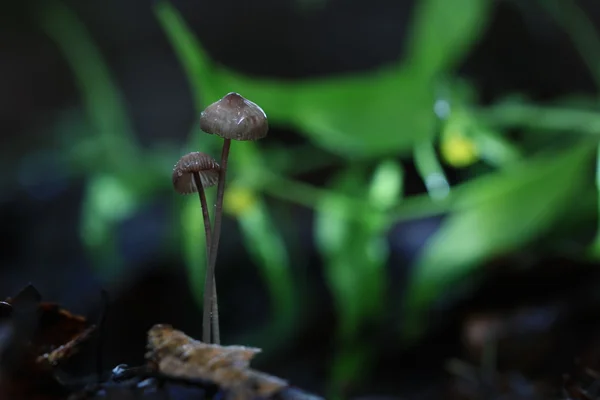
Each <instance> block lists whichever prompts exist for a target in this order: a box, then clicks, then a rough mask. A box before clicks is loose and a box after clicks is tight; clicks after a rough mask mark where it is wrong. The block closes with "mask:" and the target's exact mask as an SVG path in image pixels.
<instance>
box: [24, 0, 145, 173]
mask: <svg viewBox="0 0 600 400" xmlns="http://www.w3.org/2000/svg"><path fill="white" fill-rule="evenodd" d="M42 4H43V7H41V8H40V7H36V8H35V9H36V18H37V20H38V22H39V24H40V26H41V27H42V29H43V30H44V32H45V33H46V34H47V35H48V36H49V37H50V38H51V39H52V40H53V41H54V42H55V43H56V44H57V46H58V48H59V49H60V51H61V52H62V53H63V55H64V56H65V58H66V61H67V63H68V64H69V66H70V67H71V69H72V71H73V73H74V75H75V82H76V84H77V86H78V87H79V90H80V92H81V94H82V96H83V101H84V104H85V109H86V113H87V115H88V118H89V120H90V122H91V124H92V126H93V128H94V130H93V133H94V135H96V136H97V140H96V141H95V144H96V146H95V147H92V148H90V149H92V150H94V151H95V155H96V157H94V159H93V160H94V161H98V164H99V165H96V168H97V169H100V170H102V171H104V170H108V171H111V172H112V173H114V174H127V173H129V174H132V173H133V171H135V168H134V166H135V165H136V162H137V161H138V160H139V154H138V148H137V142H136V140H135V137H134V135H133V128H132V124H131V121H130V120H129V117H128V115H127V112H126V109H127V107H126V106H125V103H124V101H123V99H122V96H121V93H120V91H119V89H118V87H117V86H116V84H115V83H114V81H113V79H112V77H111V74H110V71H109V69H108V66H107V64H106V62H105V60H104V59H103V57H102V54H101V53H100V51H99V50H98V48H97V47H96V45H95V43H94V41H93V39H92V38H91V36H90V34H89V32H88V30H87V28H86V27H85V25H84V24H83V23H82V22H81V21H80V19H79V18H78V17H77V15H76V14H75V13H74V12H73V11H71V10H70V9H69V8H68V7H67V6H65V5H64V4H63V3H62V2H60V1H57V0H48V1H46V2H44V3H42ZM82 133H85V131H84V132H81V133H80V135H81V134H82ZM72 139H74V140H75V142H74V143H73V142H69V143H68V146H66V147H65V148H64V149H63V151H64V152H65V154H69V153H70V152H72V151H75V150H77V149H79V146H77V145H78V144H79V143H78V138H77V137H72ZM79 140H82V142H86V141H88V138H86V137H85V136H83V135H81V138H80V139H79ZM100 163H101V164H100Z"/></svg>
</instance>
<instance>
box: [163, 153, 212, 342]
mask: <svg viewBox="0 0 600 400" xmlns="http://www.w3.org/2000/svg"><path fill="white" fill-rule="evenodd" d="M219 170H220V168H219V164H217V162H216V161H215V160H214V159H213V158H212V157H211V156H209V155H208V154H205V153H200V152H193V153H189V154H186V155H184V156H183V157H181V158H180V159H179V161H178V162H177V164H175V167H174V168H173V187H174V188H175V191H177V192H178V193H180V194H191V193H198V197H199V198H200V207H201V208H202V218H203V219H204V234H205V235H206V258H207V263H206V264H207V265H206V270H207V274H206V275H207V279H208V275H209V274H208V269H209V268H208V264H209V263H210V248H211V243H210V242H211V239H212V235H211V228H210V217H209V213H208V205H207V203H206V194H205V193H204V189H205V188H207V187H211V186H214V185H215V184H216V183H217V181H218V179H219ZM209 282H212V285H211V288H212V293H208V292H207V291H206V289H205V291H204V313H205V315H209V313H210V311H211V305H212V301H211V299H212V297H213V296H214V298H215V299H216V297H217V288H216V282H215V279H214V274H213V275H212V280H211V281H209ZM209 294H210V295H211V296H209ZM212 311H213V318H212V320H213V321H215V325H216V327H213V332H212V338H213V340H214V341H215V342H217V343H218V342H219V341H220V337H219V336H220V332H219V314H218V310H217V309H215V310H212ZM202 340H204V342H206V343H210V340H211V326H210V321H209V322H208V323H204V327H203V338H202Z"/></svg>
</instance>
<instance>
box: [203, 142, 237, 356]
mask: <svg viewBox="0 0 600 400" xmlns="http://www.w3.org/2000/svg"><path fill="white" fill-rule="evenodd" d="M230 146H231V139H225V141H224V142H223V151H222V152H221V169H220V170H219V182H218V184H217V205H216V209H215V223H214V228H213V233H212V239H211V241H210V251H209V262H208V275H209V276H207V278H208V279H211V280H212V279H214V276H215V266H216V264H217V252H218V250H219V239H220V237H221V221H222V219H223V197H224V195H225V179H226V174H227V159H228V158H229V148H230ZM209 288H210V289H211V290H210V291H209V292H208V298H209V299H212V301H214V303H215V304H217V298H216V293H215V292H213V290H212V286H209ZM215 343H217V342H215ZM217 344H218V343H217Z"/></svg>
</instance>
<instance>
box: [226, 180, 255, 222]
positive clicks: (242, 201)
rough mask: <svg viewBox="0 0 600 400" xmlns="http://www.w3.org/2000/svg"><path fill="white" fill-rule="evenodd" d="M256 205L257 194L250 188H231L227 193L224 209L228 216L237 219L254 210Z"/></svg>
mask: <svg viewBox="0 0 600 400" xmlns="http://www.w3.org/2000/svg"><path fill="white" fill-rule="evenodd" d="M255 204H256V194H255V193H254V191H252V190H250V189H248V188H245V187H241V186H231V187H228V188H227V190H226V191H225V199H224V202H223V209H224V211H225V212H226V213H227V214H231V215H233V216H236V217H237V216H239V215H242V214H243V213H245V212H247V211H248V210H250V209H252V207H254V205H255Z"/></svg>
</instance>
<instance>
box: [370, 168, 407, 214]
mask: <svg viewBox="0 0 600 400" xmlns="http://www.w3.org/2000/svg"><path fill="white" fill-rule="evenodd" d="M403 180H404V170H403V169H402V166H401V165H400V163H399V162H397V161H395V160H384V161H382V162H381V163H379V165H378V166H377V169H376V170H375V173H374V174H373V178H372V179H371V185H370V188H369V202H370V203H371V204H372V205H374V206H375V207H376V208H378V209H381V210H389V209H390V208H392V207H393V206H395V205H396V204H398V203H399V201H400V198H401V197H402V194H403V193H402V191H403V188H404V187H403Z"/></svg>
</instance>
